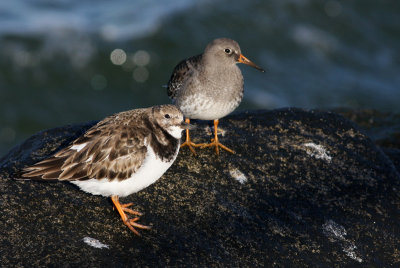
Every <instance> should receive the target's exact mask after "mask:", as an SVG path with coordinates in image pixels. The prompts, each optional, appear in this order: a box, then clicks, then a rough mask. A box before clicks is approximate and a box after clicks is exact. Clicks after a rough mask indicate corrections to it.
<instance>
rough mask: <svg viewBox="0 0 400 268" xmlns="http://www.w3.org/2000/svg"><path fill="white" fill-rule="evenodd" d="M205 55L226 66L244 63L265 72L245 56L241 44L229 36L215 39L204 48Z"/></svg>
mask: <svg viewBox="0 0 400 268" xmlns="http://www.w3.org/2000/svg"><path fill="white" fill-rule="evenodd" d="M204 56H205V57H207V58H209V60H212V61H214V62H218V63H222V64H224V65H225V66H228V65H235V64H236V63H244V64H246V65H249V66H251V67H253V68H256V69H257V70H259V71H261V72H264V69H262V68H261V67H259V66H257V65H256V64H254V63H253V62H252V61H250V60H249V59H248V58H246V57H245V56H243V54H242V52H241V50H240V46H239V44H238V43H237V42H236V41H235V40H232V39H229V38H218V39H215V40H213V41H212V42H211V43H209V44H208V45H207V47H206V49H205V50H204Z"/></svg>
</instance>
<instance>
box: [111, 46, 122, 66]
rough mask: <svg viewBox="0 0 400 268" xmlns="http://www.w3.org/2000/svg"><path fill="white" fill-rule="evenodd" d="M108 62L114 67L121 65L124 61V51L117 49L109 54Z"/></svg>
mask: <svg viewBox="0 0 400 268" xmlns="http://www.w3.org/2000/svg"><path fill="white" fill-rule="evenodd" d="M110 60H111V62H112V63H113V64H115V65H122V64H124V63H125V61H126V53H125V51H124V50H122V49H120V48H117V49H114V50H113V51H112V52H111V54H110Z"/></svg>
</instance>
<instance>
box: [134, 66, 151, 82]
mask: <svg viewBox="0 0 400 268" xmlns="http://www.w3.org/2000/svg"><path fill="white" fill-rule="evenodd" d="M148 78H149V71H148V70H147V68H145V67H138V68H136V69H135V70H134V71H133V79H135V81H136V82H139V83H143V82H146V80H147V79H148Z"/></svg>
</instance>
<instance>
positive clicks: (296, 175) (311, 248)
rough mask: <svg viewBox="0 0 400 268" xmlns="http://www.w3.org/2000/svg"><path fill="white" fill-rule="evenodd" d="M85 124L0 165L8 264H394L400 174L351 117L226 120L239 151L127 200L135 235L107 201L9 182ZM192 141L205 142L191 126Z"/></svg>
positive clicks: (399, 232) (280, 115) (262, 114)
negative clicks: (136, 224) (134, 212)
mask: <svg viewBox="0 0 400 268" xmlns="http://www.w3.org/2000/svg"><path fill="white" fill-rule="evenodd" d="M92 124H94V123H93V122H92V123H88V124H81V125H75V126H67V127H62V128H56V129H51V130H47V131H43V132H41V133H38V134H36V135H34V136H32V137H31V138H30V139H28V140H27V141H26V142H25V143H23V144H21V145H20V146H18V147H16V148H14V149H13V150H12V151H11V152H10V153H9V154H7V155H6V156H4V157H3V158H2V159H1V160H0V207H1V214H0V263H1V264H2V265H3V266H15V265H20V266H26V265H28V266H48V265H50V264H51V265H54V266H79V267H87V266H111V267H116V266H118V267H121V266H139V265H140V266H203V267H204V266H206V267H213V266H228V267H230V266H241V267H244V266H250V267H257V266H268V267H282V266H286V267H307V266H308V267H317V266H318V267H321V266H322V267H332V266H340V267H357V266H375V267H377V266H379V267H389V266H393V267H394V266H400V242H399V241H400V227H399V222H400V213H399V209H400V194H399V190H400V176H399V172H398V171H397V170H396V168H395V166H394V165H393V162H392V161H391V160H390V159H389V157H387V156H386V155H385V154H384V153H383V151H382V150H381V149H380V148H379V147H377V146H376V145H375V144H374V142H373V141H372V140H371V139H370V138H369V137H368V136H366V135H365V134H364V133H365V132H363V131H360V129H359V127H357V126H356V125H355V124H354V123H352V122H351V121H349V120H347V119H345V118H344V117H342V116H340V115H338V114H336V113H330V112H318V111H305V110H300V109H281V110H274V111H257V112H244V113H239V114H235V115H232V116H228V117H227V118H225V119H223V120H221V122H220V126H221V127H222V128H223V130H224V133H223V134H224V136H223V137H221V142H222V143H224V144H225V145H227V146H228V147H230V148H232V149H234V150H235V151H236V154H235V155H231V154H229V153H226V152H222V153H221V155H220V157H216V156H215V153H214V151H212V150H211V149H204V150H199V151H198V156H197V157H193V156H192V155H191V154H190V152H189V151H188V150H187V148H184V149H183V150H181V152H180V153H179V156H178V159H177V161H176V162H175V163H174V165H173V166H172V167H171V168H170V169H169V170H168V171H167V172H166V173H165V174H164V176H163V177H162V178H161V179H160V180H159V181H158V182H156V183H155V184H153V185H152V186H150V187H148V188H146V189H145V190H143V191H141V192H139V193H137V194H133V195H131V196H129V197H126V198H124V199H122V201H123V202H134V203H135V205H134V208H135V209H138V210H139V211H141V212H143V213H144V216H142V217H141V219H140V223H142V224H146V225H152V229H151V230H150V231H145V230H143V231H141V234H142V237H137V236H135V235H134V234H133V233H132V232H131V231H129V229H128V228H126V227H125V226H124V225H123V223H122V221H121V220H120V218H119V216H118V214H117V212H116V211H113V209H112V204H111V202H110V200H109V199H107V198H104V197H100V196H93V195H90V194H86V193H84V192H82V191H80V190H78V189H77V188H76V187H75V186H74V185H72V184H69V183H62V182H38V181H29V180H24V181H21V180H15V178H18V172H19V170H20V168H21V167H23V166H25V165H29V164H32V163H34V162H36V161H38V160H40V159H42V158H44V157H46V156H47V155H49V154H51V153H52V152H54V151H56V150H58V149H59V148H62V147H63V146H66V145H67V144H68V143H69V142H70V141H71V140H72V139H73V138H74V137H76V135H79V134H80V133H82V132H83V131H84V130H85V129H87V128H88V127H90V126H91V125H92ZM197 125H198V126H199V128H198V129H197V130H196V131H193V132H192V133H193V138H194V140H195V141H196V140H197V141H199V142H204V141H207V140H208V139H209V138H210V137H211V136H209V135H207V132H209V129H208V125H207V122H197Z"/></svg>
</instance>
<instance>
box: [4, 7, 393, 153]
mask: <svg viewBox="0 0 400 268" xmlns="http://www.w3.org/2000/svg"><path fill="white" fill-rule="evenodd" d="M399 14H400V1H398V0H380V1H376V0H362V1H360V0H346V1H334V0H327V1H323V0H270V1H257V0H246V1H228V0H212V1H211V0H199V1H190V0H175V1H163V0H113V1H109V0H96V1H94V0H13V1H6V0H4V1H1V2H0V155H4V154H5V153H6V152H7V151H8V150H9V149H10V148H11V147H12V146H14V145H16V144H17V143H19V142H21V141H22V140H23V139H26V138H28V137H29V136H30V135H31V134H34V133H35V132H37V131H40V130H42V129H46V128H52V127H56V126H61V125H65V124H72V123H77V122H84V121H89V120H98V119H102V118H103V117H105V116H107V115H110V114H112V113H115V112H119V111H123V110H128V109H133V108H138V107H146V106H151V105H154V104H161V103H169V99H168V98H167V96H166V89H165V88H163V87H162V85H164V84H166V82H167V81H168V79H169V77H170V74H171V71H172V69H173V68H174V66H175V65H176V64H177V63H178V62H179V61H180V60H181V59H183V58H185V57H188V56H191V55H195V54H198V53H201V52H202V51H203V49H204V47H205V46H206V44H207V43H208V42H209V41H211V40H212V39H214V38H216V37H230V38H232V39H235V40H237V41H238V42H239V44H240V45H241V48H242V52H243V54H244V55H245V56H246V57H248V58H249V59H251V60H253V61H254V62H255V63H257V64H258V65H260V66H262V67H264V68H266V69H268V71H267V73H264V74H263V73H260V72H258V71H256V70H255V69H252V68H250V67H248V66H241V69H242V71H243V74H244V77H245V99H244V101H243V103H242V104H241V106H240V108H239V109H259V108H267V109H272V108H279V107H286V106H296V107H304V108H322V109H330V108H334V107H349V108H374V109H378V110H380V111H391V112H400V75H399V74H400V56H399V53H400V15H399Z"/></svg>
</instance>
